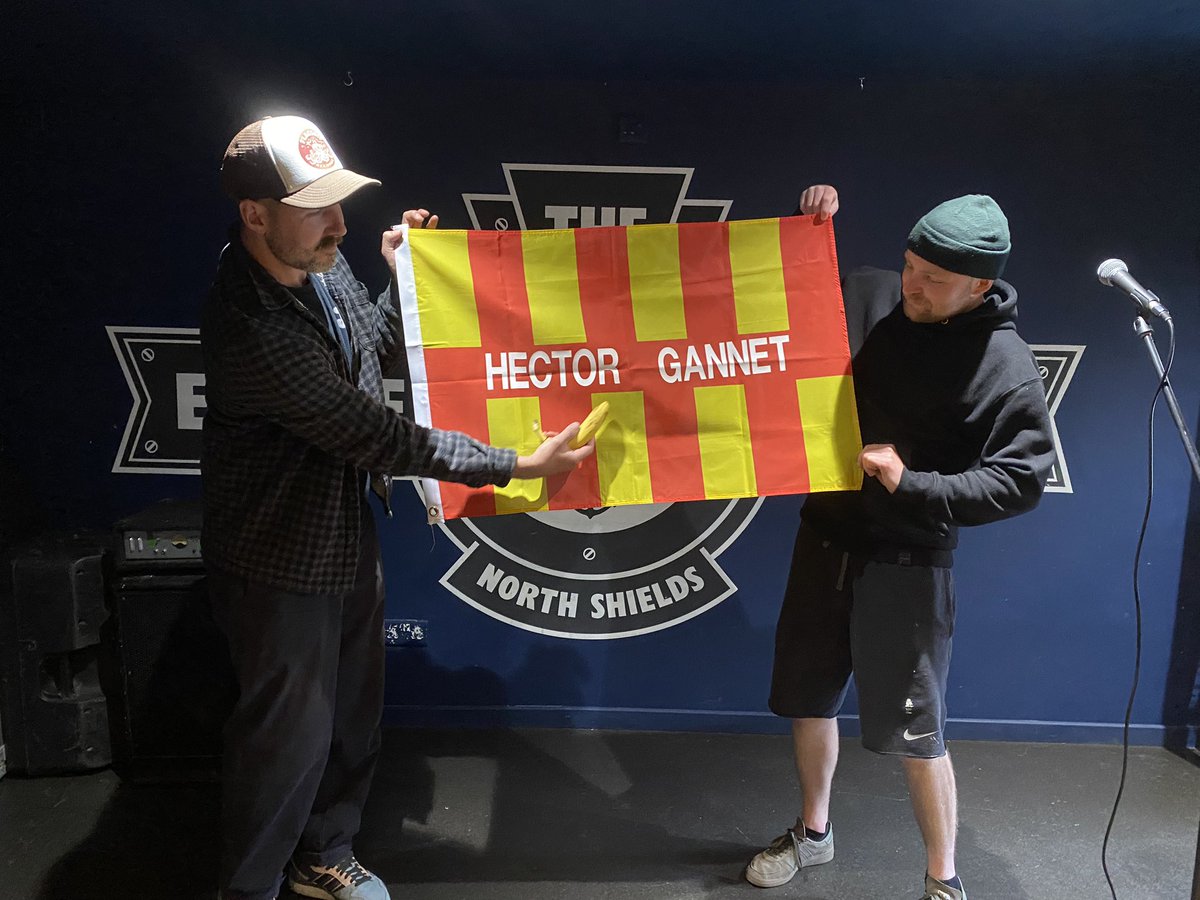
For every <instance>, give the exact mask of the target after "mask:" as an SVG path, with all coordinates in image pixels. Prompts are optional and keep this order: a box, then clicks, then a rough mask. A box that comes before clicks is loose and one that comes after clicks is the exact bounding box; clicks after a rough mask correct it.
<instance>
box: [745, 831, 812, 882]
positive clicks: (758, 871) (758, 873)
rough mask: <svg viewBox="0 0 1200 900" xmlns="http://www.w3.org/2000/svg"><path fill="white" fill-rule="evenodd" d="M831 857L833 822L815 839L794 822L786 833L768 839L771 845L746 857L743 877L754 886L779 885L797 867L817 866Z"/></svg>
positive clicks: (789, 879) (786, 880) (788, 877)
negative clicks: (820, 836) (792, 826)
mask: <svg viewBox="0 0 1200 900" xmlns="http://www.w3.org/2000/svg"><path fill="white" fill-rule="evenodd" d="M831 859H833V825H832V824H831V825H830V826H829V831H828V833H826V835H825V837H823V838H822V839H821V840H819V841H814V840H812V839H811V838H809V837H808V835H807V834H806V833H805V831H804V825H803V824H802V823H800V822H797V823H796V827H795V828H789V829H788V830H787V833H786V834H781V835H780V836H779V837H777V838H776V839H775V840H773V841H772V842H771V846H770V847H768V848H767V849H766V850H764V851H763V852H762V853H760V854H758V855H757V856H756V857H754V859H752V860H750V864H749V865H747V866H746V880H747V881H748V882H750V883H751V884H753V885H754V886H756V887H762V888H768V887H779V885H781V884H787V883H788V882H789V881H791V880H792V877H793V876H794V875H795V874H796V873H797V872H799V871H800V870H801V869H803V868H806V867H808V866H819V865H821V863H827V862H829V861H830V860H831Z"/></svg>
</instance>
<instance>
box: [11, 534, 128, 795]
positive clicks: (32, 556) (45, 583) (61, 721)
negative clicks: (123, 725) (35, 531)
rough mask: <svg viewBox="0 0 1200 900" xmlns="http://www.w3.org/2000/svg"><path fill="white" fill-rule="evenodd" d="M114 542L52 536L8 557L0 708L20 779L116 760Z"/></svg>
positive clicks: (82, 768)
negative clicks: (106, 644) (109, 634)
mask: <svg viewBox="0 0 1200 900" xmlns="http://www.w3.org/2000/svg"><path fill="white" fill-rule="evenodd" d="M108 543H109V539H108V538H107V537H105V536H98V537H86V536H84V537H78V536H64V535H48V536H45V537H42V538H39V539H38V540H36V541H33V542H30V543H27V544H23V545H20V546H17V547H15V548H13V549H12V550H11V551H10V552H9V553H8V554H7V556H6V559H5V566H4V572H3V574H4V579H3V585H0V709H2V718H3V725H4V741H3V743H4V744H5V749H6V755H7V765H8V768H9V770H11V771H13V772H19V773H22V774H26V775H43V774H50V773H55V772H78V771H87V770H90V769H97V768H102V767H104V766H107V765H109V763H110V762H111V761H112V748H111V742H110V738H109V722H108V709H107V705H106V703H105V695H104V691H103V690H102V688H101V672H100V668H101V638H100V632H101V626H102V625H103V624H104V622H105V620H106V619H107V617H108V613H107V611H106V609H105V602H104V583H105V570H106V567H107V561H108V557H107V553H108V551H107V544H108Z"/></svg>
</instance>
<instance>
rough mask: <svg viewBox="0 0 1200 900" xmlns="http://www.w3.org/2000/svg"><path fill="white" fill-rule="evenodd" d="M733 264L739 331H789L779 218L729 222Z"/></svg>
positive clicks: (745, 332)
mask: <svg viewBox="0 0 1200 900" xmlns="http://www.w3.org/2000/svg"><path fill="white" fill-rule="evenodd" d="M729 264H730V267H731V268H732V269H733V302H734V306H735V307H736V309H737V323H738V333H739V334H757V333H760V332H764V331H787V330H788V308H787V293H786V291H785V290H784V286H783V256H782V253H781V251H780V248H779V220H778V219H760V220H751V221H746V222H730V223H729Z"/></svg>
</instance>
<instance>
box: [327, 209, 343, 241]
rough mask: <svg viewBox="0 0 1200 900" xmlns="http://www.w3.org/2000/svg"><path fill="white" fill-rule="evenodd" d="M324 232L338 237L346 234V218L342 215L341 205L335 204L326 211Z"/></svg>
mask: <svg viewBox="0 0 1200 900" xmlns="http://www.w3.org/2000/svg"><path fill="white" fill-rule="evenodd" d="M325 230H326V231H328V232H329V233H330V234H335V235H337V236H338V237H342V236H344V235H345V234H346V218H345V216H343V215H342V204H340V203H335V204H333V206H330V207H329V208H328V209H327V210H326V212H325Z"/></svg>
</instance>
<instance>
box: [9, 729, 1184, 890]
mask: <svg viewBox="0 0 1200 900" xmlns="http://www.w3.org/2000/svg"><path fill="white" fill-rule="evenodd" d="M951 752H952V754H953V757H954V762H955V767H956V770H957V773H958V786H959V795H960V796H959V799H960V819H961V827H960V834H959V870H960V873H961V874H962V876H963V879H964V882H965V883H966V886H967V888H968V891H969V893H970V896H971V897H972V898H977V900H979V898H995V900H999V898H1003V900H1021V898H1029V900H1043V898H1047V900H1051V898H1052V900H1075V898H1078V900H1098V898H1101V897H1107V896H1108V889H1107V886H1106V885H1105V882H1104V875H1103V872H1102V871H1101V868H1100V844H1101V839H1102V837H1103V834H1104V828H1105V824H1106V821H1107V816H1108V811H1109V809H1110V806H1111V804H1112V800H1113V796H1114V793H1115V791H1116V787H1117V778H1118V774H1119V771H1120V748H1119V747H1111V746H1103V747H1101V746H1091V745H1074V744H1072V745H1065V744H1014V743H992V742H988V743H981V742H964V741H960V742H955V743H953V744H952V745H951ZM798 796H799V792H798V788H797V787H796V780H795V776H794V774H793V769H792V762H791V755H790V751H789V744H788V739H787V738H786V737H780V736H764V735H714V734H680V733H669V734H664V733H640V732H639V733H635V732H597V731H556V730H517V731H508V730H505V731H411V730H399V729H390V730H388V731H386V732H385V736H384V746H383V756H382V759H381V760H380V765H379V768H378V770H377V774H376V779H375V788H374V792H373V793H372V796H371V801H370V803H369V805H368V807H367V810H366V814H365V817H364V822H363V830H362V834H361V835H360V838H359V842H358V845H357V852H358V857H359V859H360V861H362V862H363V863H364V864H365V865H367V866H369V867H370V868H372V869H373V870H375V871H376V872H377V873H378V874H379V875H381V876H382V877H383V878H385V879H386V881H387V883H388V885H389V887H390V889H391V893H392V896H393V897H394V898H396V900H409V898H412V900H417V898H430V900H433V898H436V900H459V898H505V900H509V898H511V900H541V898H546V900H549V898H572V900H576V898H578V900H588V898H626V897H634V898H647V900H650V898H653V900H673V898H700V897H704V898H711V897H719V898H726V897H729V898H733V897H744V898H749V897H755V896H763V895H762V894H761V893H760V892H759V889H757V888H754V887H752V886H751V885H749V884H747V883H746V882H745V881H744V880H743V879H742V877H741V873H742V867H743V866H744V865H745V863H746V861H747V860H748V859H749V858H750V856H752V855H753V854H754V853H755V852H757V851H758V850H760V849H761V848H762V847H763V846H765V845H766V843H767V842H769V841H770V840H771V838H773V837H775V836H776V835H778V834H780V833H782V831H783V829H784V828H785V827H786V826H787V825H790V824H791V823H792V821H793V820H794V819H795V817H796V813H797V805H798ZM217 806H218V800H217V796H216V788H215V785H187V786H169V787H168V786H144V785H131V784H123V783H122V782H121V781H120V779H118V778H117V776H116V775H115V774H114V773H112V772H111V771H104V772H99V773H95V774H91V775H83V776H72V777H60V778H40V779H22V778H15V777H13V776H11V775H10V776H8V777H5V778H3V779H0V898H3V900H88V898H105V900H107V898H121V900H123V898H135V897H136V898H142V897H145V898H155V900H165V898H170V900H190V898H204V900H212V898H213V896H214V895H215V884H216V882H215V870H214V866H215V860H216V856H217V850H216V840H217V836H216V827H217ZM1198 816H1200V768H1198V767H1196V766H1195V765H1193V764H1192V763H1191V762H1189V761H1187V760H1184V759H1181V758H1179V757H1177V756H1175V755H1172V754H1171V753H1169V752H1167V751H1165V750H1160V749H1156V748H1145V747H1142V748H1135V749H1134V750H1133V751H1132V752H1131V758H1130V770H1129V781H1128V784H1127V786H1126V791H1125V798H1124V800H1123V802H1122V807H1121V814H1120V817H1119V818H1118V820H1117V827H1116V830H1115V832H1114V840H1113V842H1112V844H1111V846H1110V848H1109V859H1110V869H1111V871H1112V872H1113V874H1114V877H1115V879H1116V882H1117V890H1118V896H1119V897H1122V898H1124V897H1129V898H1132V897H1153V898H1175V897H1179V898H1183V897H1186V896H1188V892H1189V889H1190V885H1191V879H1192V867H1193V861H1194V858H1195V852H1196V827H1197V818H1198ZM832 818H833V822H834V827H835V831H836V836H837V859H836V860H835V861H834V862H833V863H831V864H829V865H826V866H821V867H819V868H816V869H813V870H811V871H808V872H802V873H801V874H800V875H798V876H797V877H796V878H795V879H794V880H793V881H792V882H791V883H790V884H788V885H786V886H785V887H782V888H777V889H775V890H773V891H772V892H770V896H776V895H777V896H780V897H788V898H793V900H835V898H838V900H840V898H909V900H916V898H917V897H918V896H919V895H920V893H921V890H920V888H921V878H922V872H923V870H924V857H923V854H922V850H921V842H920V837H919V835H918V832H917V828H916V825H915V823H914V822H913V818H912V813H911V809H910V807H909V804H908V800H907V794H906V792H905V787H904V779H903V776H902V774H901V772H900V766H899V764H898V762H897V761H895V760H891V759H886V758H882V757H878V756H875V755H873V754H870V753H867V752H866V751H864V750H863V749H862V748H861V747H860V746H859V745H858V742H857V740H855V739H846V740H844V741H843V742H842V758H841V764H840V766H839V769H838V776H837V779H836V780H835V782H834V805H833V810H832ZM291 896H292V895H291V894H289V893H287V892H285V893H284V897H285V898H288V900H290V898H291Z"/></svg>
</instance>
